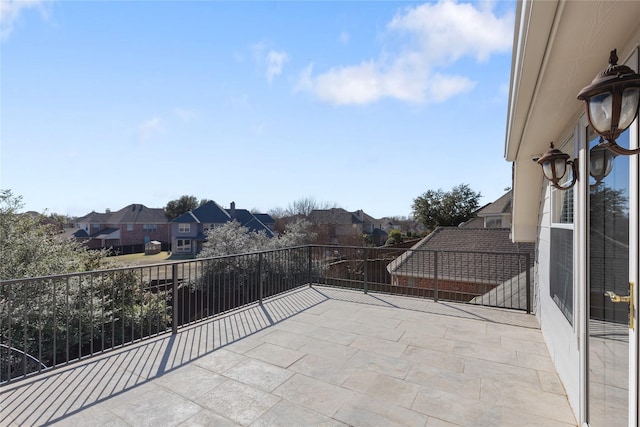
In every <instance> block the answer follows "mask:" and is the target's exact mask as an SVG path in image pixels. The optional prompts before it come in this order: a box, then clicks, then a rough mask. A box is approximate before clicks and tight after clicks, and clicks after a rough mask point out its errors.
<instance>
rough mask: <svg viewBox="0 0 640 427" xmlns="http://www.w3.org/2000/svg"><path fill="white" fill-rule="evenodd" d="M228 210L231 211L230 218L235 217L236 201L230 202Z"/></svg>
mask: <svg viewBox="0 0 640 427" xmlns="http://www.w3.org/2000/svg"><path fill="white" fill-rule="evenodd" d="M229 210H230V211H231V212H230V215H231V218H235V217H236V202H231V205H230V208H229Z"/></svg>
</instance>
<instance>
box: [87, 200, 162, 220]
mask: <svg viewBox="0 0 640 427" xmlns="http://www.w3.org/2000/svg"><path fill="white" fill-rule="evenodd" d="M76 222H79V223H84V222H88V223H91V224H131V223H134V224H163V223H167V222H169V221H168V220H167V216H166V215H165V213H164V209H162V208H148V207H146V206H145V205H141V204H131V205H129V206H125V207H124V208H122V209H120V210H119V211H117V212H109V213H98V212H95V211H94V212H91V213H89V214H87V215H85V216H83V217H82V218H78V219H77V220H76Z"/></svg>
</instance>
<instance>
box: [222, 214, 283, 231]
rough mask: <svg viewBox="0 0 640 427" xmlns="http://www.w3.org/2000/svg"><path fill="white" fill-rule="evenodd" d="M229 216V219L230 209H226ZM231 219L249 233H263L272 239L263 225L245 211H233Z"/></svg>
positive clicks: (267, 228)
mask: <svg viewBox="0 0 640 427" xmlns="http://www.w3.org/2000/svg"><path fill="white" fill-rule="evenodd" d="M227 212H228V213H229V216H230V217H231V209H227ZM232 219H235V220H236V221H238V222H239V223H240V225H242V226H243V227H247V228H248V229H249V231H253V232H256V233H258V232H260V231H264V232H265V233H266V234H267V236H269V237H273V236H274V234H273V232H272V231H271V230H270V229H269V227H267V226H266V225H264V224H263V223H262V222H261V221H260V220H259V219H258V218H256V216H255V215H254V214H252V213H251V212H249V211H248V210H246V209H235V213H234V216H233V218H232Z"/></svg>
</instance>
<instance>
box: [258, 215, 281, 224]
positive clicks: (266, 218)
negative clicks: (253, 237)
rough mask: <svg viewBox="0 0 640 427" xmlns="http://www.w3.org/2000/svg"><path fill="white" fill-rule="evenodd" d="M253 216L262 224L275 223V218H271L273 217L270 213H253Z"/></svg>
mask: <svg viewBox="0 0 640 427" xmlns="http://www.w3.org/2000/svg"><path fill="white" fill-rule="evenodd" d="M253 216H255V217H256V218H257V219H258V220H259V221H260V222H261V223H263V224H264V225H268V224H275V223H276V220H275V219H273V217H272V216H271V215H269V214H265V213H254V214H253Z"/></svg>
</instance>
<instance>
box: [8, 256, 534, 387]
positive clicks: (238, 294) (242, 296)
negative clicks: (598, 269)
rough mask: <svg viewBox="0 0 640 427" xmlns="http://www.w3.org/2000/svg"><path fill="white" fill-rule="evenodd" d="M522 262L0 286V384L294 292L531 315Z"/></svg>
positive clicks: (157, 268) (164, 271)
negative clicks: (366, 295)
mask: <svg viewBox="0 0 640 427" xmlns="http://www.w3.org/2000/svg"><path fill="white" fill-rule="evenodd" d="M530 268H531V260H530V255H529V254H518V253H486V252H485V253H480V252H446V251H437V252H434V251H425V250H414V249H394V248H365V247H347V246H300V247H293V248H286V249H280V250H273V251H263V252H256V253H248V254H239V255H233V256H225V257H215V258H205V259H195V260H189V261H182V262H171V263H166V264H155V265H149V266H143V267H128V268H117V269H110V270H100V271H92V272H85V273H75V274H65V275H57V276H48V277H36V278H25V279H16V280H8V281H2V282H0V383H6V382H9V381H12V380H15V379H17V378H25V377H28V376H30V375H35V374H37V373H40V372H43V371H48V370H50V369H52V368H55V367H58V366H61V365H66V364H68V363H71V362H73V361H77V360H81V359H85V358H88V357H91V356H94V355H96V354H100V353H103V352H105V351H108V350H111V349H115V348H119V347H123V346H125V345H128V344H132V343H135V342H137V341H140V340H142V339H146V338H149V337H153V336H157V335H160V334H164V333H169V332H170V331H171V332H173V333H177V331H178V329H179V328H181V327H183V326H186V325H189V324H192V323H194V322H198V321H201V320H203V319H207V318H210V317H212V316H217V315H220V314H222V313H226V312H228V311H230V310H235V309H238V308H241V307H244V306H247V305H251V304H256V303H262V301H263V300H264V299H265V298H269V297H272V296H275V295H279V294H282V293H285V292H288V291H291V290H293V289H296V288H298V287H301V286H311V285H313V284H320V285H325V286H335V287H341V288H346V289H357V290H362V291H364V292H385V293H392V294H398V295H407V296H416V297H423V298H433V299H434V300H448V301H458V302H466V303H471V304H480V305H488V306H495V307H504V308H512V309H518V310H526V311H527V312H530V311H531V280H530V273H529V271H530Z"/></svg>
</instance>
